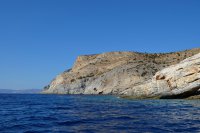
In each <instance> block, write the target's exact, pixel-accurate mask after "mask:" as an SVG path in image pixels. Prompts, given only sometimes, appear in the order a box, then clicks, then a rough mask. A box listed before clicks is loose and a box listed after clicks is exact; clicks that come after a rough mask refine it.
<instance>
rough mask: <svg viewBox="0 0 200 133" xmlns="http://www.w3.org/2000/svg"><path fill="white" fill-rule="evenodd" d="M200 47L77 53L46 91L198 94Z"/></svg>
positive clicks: (140, 95)
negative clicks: (75, 57) (74, 60)
mask: <svg viewBox="0 0 200 133" xmlns="http://www.w3.org/2000/svg"><path fill="white" fill-rule="evenodd" d="M199 89H200V48H196V49H191V50H185V51H181V52H171V53H156V54H147V53H138V52H110V53H103V54H95V55H84V56H79V57H78V58H77V60H76V62H75V64H74V66H73V67H72V69H69V70H66V71H64V72H63V73H61V74H59V75H58V76H57V77H56V78H55V79H54V80H53V81H52V82H51V83H50V84H49V85H47V86H46V87H45V88H44V90H43V93H45V94H97V95H102V94H109V95H119V96H121V97H130V98H190V97H191V98H198V94H199Z"/></svg>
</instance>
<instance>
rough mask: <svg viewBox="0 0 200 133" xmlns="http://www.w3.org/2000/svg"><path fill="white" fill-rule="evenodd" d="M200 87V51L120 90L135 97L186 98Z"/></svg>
mask: <svg viewBox="0 0 200 133" xmlns="http://www.w3.org/2000/svg"><path fill="white" fill-rule="evenodd" d="M199 89H200V53H199V54H196V55H195V56H192V57H190V58H187V59H185V60H183V61H181V62H180V63H178V64H176V65H172V66H170V67H167V68H165V69H163V70H161V71H159V72H157V73H156V74H155V75H154V76H153V77H152V78H151V79H150V80H148V81H147V82H146V83H144V84H141V85H138V86H132V87H130V88H129V89H128V90H125V91H124V92H122V94H124V95H129V96H135V97H156V96H159V97H161V98H187V97H189V96H192V95H194V94H196V92H197V91H198V90H199Z"/></svg>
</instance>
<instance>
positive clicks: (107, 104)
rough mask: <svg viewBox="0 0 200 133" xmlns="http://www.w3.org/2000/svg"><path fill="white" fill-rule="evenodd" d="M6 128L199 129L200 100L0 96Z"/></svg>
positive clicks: (0, 122)
mask: <svg viewBox="0 0 200 133" xmlns="http://www.w3.org/2000/svg"><path fill="white" fill-rule="evenodd" d="M4 132H5V133H9V132H13V133H21V132H27V133H28V132H30V133H31V132H34V133H37V132H39V133H40V132H44V133H46V132H47V133H48V132H103V133H104V132H158V133H161V132H200V101H198V100H191V101H190V100H125V99H119V98H116V97H114V96H72V95H70V96H67V95H19V94H18V95H17V94H10V95H9V94H1V95H0V133H4Z"/></svg>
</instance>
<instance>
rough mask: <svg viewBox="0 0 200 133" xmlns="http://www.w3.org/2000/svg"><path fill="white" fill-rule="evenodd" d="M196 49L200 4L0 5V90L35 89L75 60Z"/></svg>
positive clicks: (78, 0) (11, 1) (38, 0)
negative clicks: (112, 53) (86, 56)
mask: <svg viewBox="0 0 200 133" xmlns="http://www.w3.org/2000/svg"><path fill="white" fill-rule="evenodd" d="M199 46H200V1H199V0H1V1H0V62H1V63H0V88H2V89H33V88H39V89H40V88H42V87H43V86H44V85H46V84H48V83H49V82H50V81H51V80H52V79H53V78H54V77H55V76H56V75H57V74H59V73H61V72H62V71H64V70H65V69H68V68H70V67H72V65H73V63H74V61H75V59H76V57H77V56H78V55H83V54H94V53H102V52H109V51H139V52H151V53H152V52H171V51H180V50H185V49H190V48H195V47H199Z"/></svg>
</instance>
